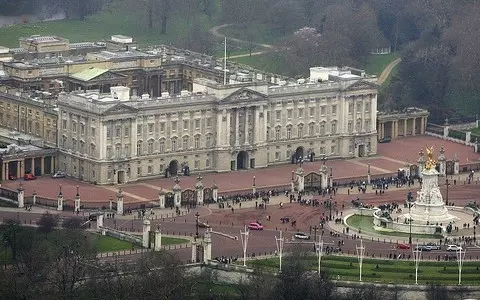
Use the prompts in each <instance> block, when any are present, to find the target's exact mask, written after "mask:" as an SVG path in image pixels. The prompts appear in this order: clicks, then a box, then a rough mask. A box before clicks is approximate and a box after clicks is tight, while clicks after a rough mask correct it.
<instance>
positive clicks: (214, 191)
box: [212, 182, 218, 203]
mask: <svg viewBox="0 0 480 300" xmlns="http://www.w3.org/2000/svg"><path fill="white" fill-rule="evenodd" d="M212 198H213V202H215V203H217V202H218V186H217V185H216V184H215V182H214V183H213V187H212Z"/></svg>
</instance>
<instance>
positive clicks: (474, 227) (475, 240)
mask: <svg viewBox="0 0 480 300" xmlns="http://www.w3.org/2000/svg"><path fill="white" fill-rule="evenodd" d="M476 229H477V227H476V226H473V243H475V244H476V242H477V238H476V237H475V234H476V232H475V230H476Z"/></svg>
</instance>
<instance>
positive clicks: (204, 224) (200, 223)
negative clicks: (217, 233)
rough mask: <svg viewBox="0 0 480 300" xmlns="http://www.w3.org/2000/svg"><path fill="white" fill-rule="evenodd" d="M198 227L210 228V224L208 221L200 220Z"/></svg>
mask: <svg viewBox="0 0 480 300" xmlns="http://www.w3.org/2000/svg"><path fill="white" fill-rule="evenodd" d="M198 228H210V225H208V224H207V223H203V222H200V221H198Z"/></svg>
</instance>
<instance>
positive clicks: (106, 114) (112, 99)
mask: <svg viewBox="0 0 480 300" xmlns="http://www.w3.org/2000/svg"><path fill="white" fill-rule="evenodd" d="M377 89H378V86H377V85H376V84H375V78H372V77H368V76H367V75H365V74H364V72H362V71H361V70H356V69H352V68H348V67H343V68H336V67H332V68H322V67H315V68H311V69H310V77H309V78H308V79H299V80H296V81H292V82H280V83H278V84H272V83H269V82H266V81H265V80H257V78H256V77H255V76H254V75H250V74H248V72H247V73H244V74H235V75H230V76H229V78H228V83H227V84H222V83H218V82H215V81H212V80H208V79H205V78H198V79H195V81H194V83H193V89H192V91H182V92H181V93H180V94H178V95H172V94H169V93H168V92H164V93H162V94H161V97H151V96H150V95H148V94H144V95H141V96H130V94H131V93H130V89H129V88H128V87H124V86H114V87H112V88H111V90H110V93H109V94H100V93H98V92H72V93H61V94H60V95H59V98H58V122H57V124H58V125H57V126H58V147H59V154H58V166H59V167H60V168H62V169H64V170H65V171H66V172H67V174H68V175H71V176H73V177H76V178H79V179H82V180H85V181H90V182H95V183H98V184H117V183H126V182H131V181H136V180H139V179H142V178H148V177H153V176H174V175H176V174H177V173H179V172H181V171H182V170H187V169H188V170H191V171H192V172H225V171H230V170H238V169H250V168H263V167H267V166H271V165H275V164H285V163H290V162H291V161H293V160H294V159H295V160H297V159H303V158H305V157H313V154H315V157H316V158H321V157H327V158H353V157H362V156H370V155H374V154H376V151H377V129H376V118H377Z"/></svg>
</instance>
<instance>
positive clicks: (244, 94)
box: [220, 88, 267, 103]
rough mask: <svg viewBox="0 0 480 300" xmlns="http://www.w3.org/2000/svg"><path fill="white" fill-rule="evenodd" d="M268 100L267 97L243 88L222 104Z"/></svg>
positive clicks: (229, 96)
mask: <svg viewBox="0 0 480 300" xmlns="http://www.w3.org/2000/svg"><path fill="white" fill-rule="evenodd" d="M265 99H267V95H265V94H262V93H259V92H257V91H254V90H251V89H247V88H243V89H240V90H238V91H235V92H233V93H232V94H230V95H228V96H227V97H225V98H223V99H222V100H220V101H221V102H222V103H237V102H256V101H263V100H265Z"/></svg>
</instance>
